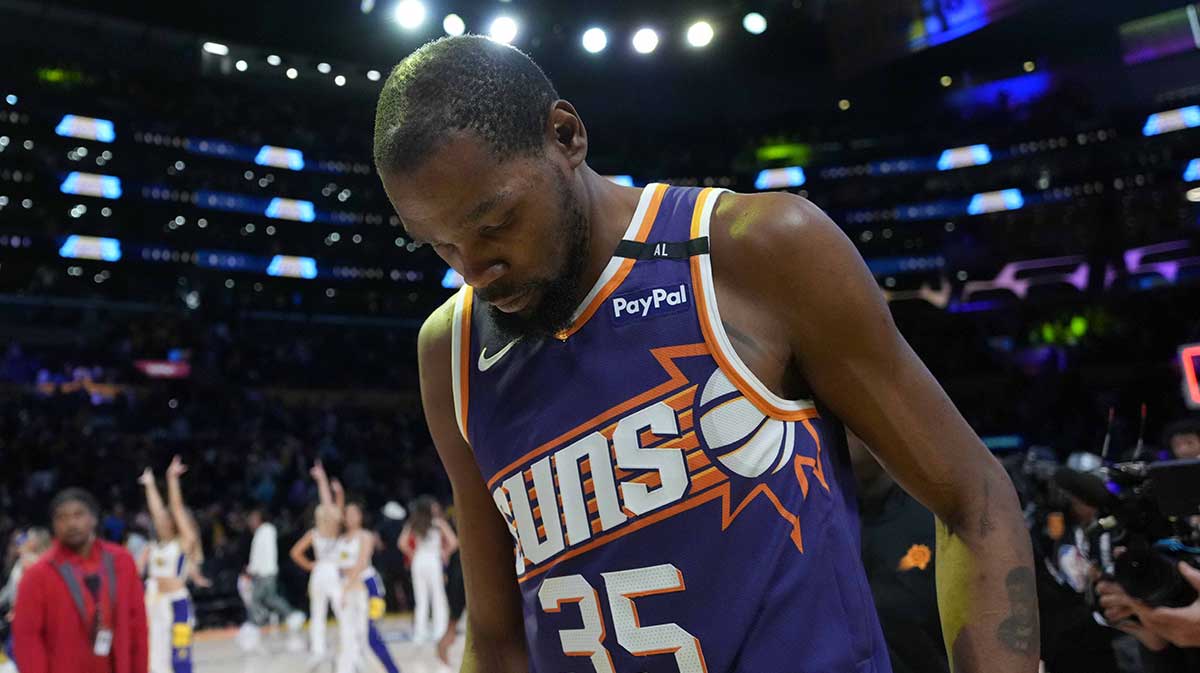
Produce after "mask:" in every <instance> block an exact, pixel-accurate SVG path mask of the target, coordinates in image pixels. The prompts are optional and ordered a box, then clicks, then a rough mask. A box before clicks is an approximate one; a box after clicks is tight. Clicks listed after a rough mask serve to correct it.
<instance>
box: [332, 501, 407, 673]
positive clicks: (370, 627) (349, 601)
mask: <svg viewBox="0 0 1200 673" xmlns="http://www.w3.org/2000/svg"><path fill="white" fill-rule="evenodd" d="M333 496H334V502H335V503H336V504H337V505H338V506H339V508H340V509H341V511H342V518H343V520H344V521H345V528H344V530H343V532H342V535H341V537H339V538H338V541H337V547H336V549H337V566H338V574H339V576H340V577H341V588H340V589H339V590H338V591H339V594H340V595H341V602H342V610H341V614H339V615H338V634H339V639H340V644H339V647H340V651H339V653H338V661H337V670H338V673H354V672H355V671H358V670H362V667H363V666H365V660H364V658H365V654H366V652H367V648H368V647H369V648H370V650H371V652H373V653H375V657H376V658H377V659H379V663H380V664H382V665H383V667H384V669H385V670H387V672H388V673H399V671H400V669H399V668H398V667H397V666H396V662H395V661H394V660H393V659H392V655H391V653H389V652H388V648H387V643H385V642H384V641H383V636H381V635H380V633H379V625H378V621H379V620H380V619H383V615H384V613H385V612H386V611H387V601H386V599H385V598H384V593H383V580H382V579H380V577H379V573H378V572H376V571H375V568H374V566H372V565H371V557H372V556H373V555H374V554H375V547H376V546H377V541H376V538H375V534H374V533H372V532H371V531H369V530H366V529H364V528H363V508H362V505H361V504H359V503H357V502H350V503H347V502H346V496H345V492H344V491H343V490H342V485H341V483H339V482H338V480H336V479H334V480H333Z"/></svg>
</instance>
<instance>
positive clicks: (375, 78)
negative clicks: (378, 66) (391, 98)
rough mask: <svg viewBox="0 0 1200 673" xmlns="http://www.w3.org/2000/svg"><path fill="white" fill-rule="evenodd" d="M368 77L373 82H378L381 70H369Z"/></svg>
mask: <svg viewBox="0 0 1200 673" xmlns="http://www.w3.org/2000/svg"><path fill="white" fill-rule="evenodd" d="M367 79H369V80H371V81H372V82H378V81H379V71H378V70H368V71H367Z"/></svg>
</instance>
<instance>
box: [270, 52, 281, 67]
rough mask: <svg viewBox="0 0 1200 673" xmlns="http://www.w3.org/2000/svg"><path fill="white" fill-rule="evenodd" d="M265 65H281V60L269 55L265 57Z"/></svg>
mask: <svg viewBox="0 0 1200 673" xmlns="http://www.w3.org/2000/svg"><path fill="white" fill-rule="evenodd" d="M267 63H269V64H270V65H279V64H280V63H283V59H281V58H279V57H278V56H276V55H275V54H271V55H270V56H268V57H267Z"/></svg>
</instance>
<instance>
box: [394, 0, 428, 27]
mask: <svg viewBox="0 0 1200 673" xmlns="http://www.w3.org/2000/svg"><path fill="white" fill-rule="evenodd" d="M392 16H393V18H395V19H396V23H398V24H400V27H401V28H403V29H405V30H416V29H417V28H420V27H421V24H423V23H425V3H423V2H421V0H400V4H398V5H396V11H395V13H394V14H393V15H392Z"/></svg>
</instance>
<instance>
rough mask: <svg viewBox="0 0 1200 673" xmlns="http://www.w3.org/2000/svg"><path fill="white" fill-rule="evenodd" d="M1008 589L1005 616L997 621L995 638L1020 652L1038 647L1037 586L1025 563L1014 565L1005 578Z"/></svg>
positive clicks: (1029, 651)
mask: <svg viewBox="0 0 1200 673" xmlns="http://www.w3.org/2000/svg"><path fill="white" fill-rule="evenodd" d="M1004 585H1005V588H1006V589H1007V590H1008V603H1009V609H1008V618H1007V619H1005V620H1004V621H1003V622H1000V628H999V629H997V630H996V637H997V638H999V639H1000V642H1001V643H1003V644H1004V645H1005V647H1007V648H1008V649H1010V650H1012V651H1014V652H1018V653H1020V654H1029V653H1031V652H1036V651H1037V650H1038V645H1039V643H1038V640H1039V637H1040V634H1039V633H1038V614H1037V586H1036V584H1035V581H1034V577H1033V571H1032V570H1030V569H1029V568H1028V567H1027V566H1018V567H1016V568H1013V569H1012V570H1011V571H1010V572H1009V573H1008V577H1006V578H1005V579H1004Z"/></svg>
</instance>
